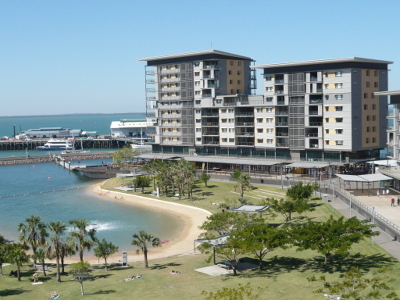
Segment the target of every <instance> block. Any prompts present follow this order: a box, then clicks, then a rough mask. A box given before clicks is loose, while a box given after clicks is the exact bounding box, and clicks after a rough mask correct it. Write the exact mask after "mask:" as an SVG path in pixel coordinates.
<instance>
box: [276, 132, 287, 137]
mask: <svg viewBox="0 0 400 300" xmlns="http://www.w3.org/2000/svg"><path fill="white" fill-rule="evenodd" d="M288 135H289V133H288V132H277V133H276V136H288Z"/></svg>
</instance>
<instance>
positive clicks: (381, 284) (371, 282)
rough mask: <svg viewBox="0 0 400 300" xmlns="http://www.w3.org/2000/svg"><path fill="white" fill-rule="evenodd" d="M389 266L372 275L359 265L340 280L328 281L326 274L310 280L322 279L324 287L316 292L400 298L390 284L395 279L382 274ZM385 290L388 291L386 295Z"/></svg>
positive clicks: (358, 298) (356, 297) (356, 299)
mask: <svg viewBox="0 0 400 300" xmlns="http://www.w3.org/2000/svg"><path fill="white" fill-rule="evenodd" d="M387 271H388V268H381V269H378V270H377V271H374V272H372V276H368V275H367V274H363V273H362V272H361V270H360V269H359V268H357V267H352V268H351V269H350V270H349V271H347V272H346V273H345V274H344V275H343V277H342V278H341V279H340V280H337V281H331V282H329V281H327V280H326V278H325V276H321V277H320V278H319V279H317V278H316V277H315V276H312V277H310V278H308V281H322V282H323V283H324V288H321V289H318V290H316V291H314V293H329V294H336V295H338V296H340V297H341V299H353V300H363V299H393V300H400V298H399V297H398V295H397V294H396V293H395V292H393V288H391V287H390V286H389V284H390V283H392V282H393V281H394V280H395V279H393V278H390V277H388V276H385V275H382V274H384V273H385V272H387ZM384 291H388V293H387V294H386V295H384Z"/></svg>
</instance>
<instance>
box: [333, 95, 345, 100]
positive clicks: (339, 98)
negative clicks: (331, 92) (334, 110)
mask: <svg viewBox="0 0 400 300" xmlns="http://www.w3.org/2000/svg"><path fill="white" fill-rule="evenodd" d="M335 99H336V100H342V99H343V95H342V94H338V95H335Z"/></svg>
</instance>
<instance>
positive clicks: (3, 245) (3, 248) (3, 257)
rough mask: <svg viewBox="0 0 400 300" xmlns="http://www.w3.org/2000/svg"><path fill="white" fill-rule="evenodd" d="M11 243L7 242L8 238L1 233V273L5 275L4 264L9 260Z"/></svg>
mask: <svg viewBox="0 0 400 300" xmlns="http://www.w3.org/2000/svg"><path fill="white" fill-rule="evenodd" d="M9 247H10V245H9V244H6V240H5V239H4V237H3V236H2V235H0V275H1V276H3V264H4V263H6V262H7V254H8V250H9Z"/></svg>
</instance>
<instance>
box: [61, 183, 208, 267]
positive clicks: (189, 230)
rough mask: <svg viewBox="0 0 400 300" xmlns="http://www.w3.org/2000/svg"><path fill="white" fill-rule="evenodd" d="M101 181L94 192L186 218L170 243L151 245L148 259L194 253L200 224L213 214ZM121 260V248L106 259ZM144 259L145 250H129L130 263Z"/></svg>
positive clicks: (90, 258)
mask: <svg viewBox="0 0 400 300" xmlns="http://www.w3.org/2000/svg"><path fill="white" fill-rule="evenodd" d="M102 184H103V183H99V184H96V185H94V186H93V188H92V192H93V193H96V194H97V195H100V196H102V197H108V198H111V199H114V200H116V201H124V202H125V203H128V204H129V203H130V204H132V205H141V206H147V207H150V208H153V209H154V208H155V209H161V210H163V211H165V212H168V213H169V214H172V215H175V216H176V217H178V218H180V219H181V220H182V221H183V223H184V225H183V226H182V228H181V231H180V232H179V233H178V234H177V235H176V236H175V238H173V239H171V240H169V242H167V243H164V244H162V247H156V248H150V249H149V252H148V259H149V261H150V260H152V259H159V258H166V257H169V256H175V255H189V254H193V253H194V249H193V247H194V240H195V239H197V238H198V237H199V235H200V234H201V232H202V231H201V230H200V229H199V226H200V225H202V224H203V222H204V221H205V220H206V218H207V216H209V215H211V213H210V212H209V211H206V210H204V209H201V208H197V207H193V206H188V205H183V204H179V203H173V202H168V201H163V200H158V199H153V198H146V197H142V196H138V195H131V194H126V193H122V192H114V191H108V190H103V189H102ZM133 233H134V232H132V234H133ZM132 239H133V238H132ZM111 242H112V241H111ZM83 258H84V260H85V261H88V262H89V263H91V264H98V263H100V264H102V263H104V259H98V258H97V257H95V256H88V255H84V257H83ZM121 260H122V253H121V252H120V251H119V252H118V253H116V254H114V255H113V256H110V257H109V258H108V259H107V263H118V262H120V261H121ZM143 260H144V258H143V253H142V252H140V253H139V254H138V253H136V251H130V252H128V264H129V263H133V262H138V261H140V262H142V261H143ZM77 261H78V258H77V257H69V258H66V259H65V262H66V263H74V262H77Z"/></svg>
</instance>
